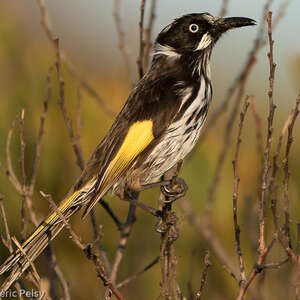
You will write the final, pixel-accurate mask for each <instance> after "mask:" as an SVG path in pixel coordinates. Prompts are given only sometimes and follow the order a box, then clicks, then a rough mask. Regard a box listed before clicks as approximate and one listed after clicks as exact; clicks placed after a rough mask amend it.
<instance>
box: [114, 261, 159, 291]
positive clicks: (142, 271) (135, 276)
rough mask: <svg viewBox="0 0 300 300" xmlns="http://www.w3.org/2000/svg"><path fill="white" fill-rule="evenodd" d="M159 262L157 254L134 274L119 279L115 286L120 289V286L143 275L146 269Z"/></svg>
mask: <svg viewBox="0 0 300 300" xmlns="http://www.w3.org/2000/svg"><path fill="white" fill-rule="evenodd" d="M158 262H159V256H158V257H156V258H155V259H154V260H153V261H152V262H151V263H150V264H148V265H147V266H146V267H145V268H143V269H142V270H141V271H139V272H137V273H136V274H134V275H132V276H130V277H128V278H126V279H125V280H123V281H121V282H120V283H118V284H117V285H116V288H118V289H120V288H122V287H125V286H127V285H129V284H130V283H132V282H133V281H135V280H136V279H137V278H139V277H140V276H141V275H143V274H144V273H145V272H146V271H148V270H149V269H151V268H152V267H153V266H155V265H156V264H157V263H158Z"/></svg>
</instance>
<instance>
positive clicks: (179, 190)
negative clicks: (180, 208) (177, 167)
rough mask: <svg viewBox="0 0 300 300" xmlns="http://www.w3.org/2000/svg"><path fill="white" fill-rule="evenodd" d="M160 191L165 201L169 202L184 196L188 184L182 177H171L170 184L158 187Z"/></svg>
mask: <svg viewBox="0 0 300 300" xmlns="http://www.w3.org/2000/svg"><path fill="white" fill-rule="evenodd" d="M160 190H161V192H162V193H163V194H164V196H165V200H164V202H165V203H171V202H173V201H175V200H177V199H179V198H182V197H184V196H185V194H186V192H187V190H188V186H187V184H186V183H185V181H184V180H183V179H182V178H178V177H176V178H174V179H172V181H171V183H170V184H167V185H162V186H161V187H160Z"/></svg>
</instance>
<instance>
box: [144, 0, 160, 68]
mask: <svg viewBox="0 0 300 300" xmlns="http://www.w3.org/2000/svg"><path fill="white" fill-rule="evenodd" d="M156 3H157V0H152V1H151V7H150V16H149V21H148V25H147V27H146V28H145V54H144V70H145V71H147V70H148V68H149V61H150V52H151V48H152V44H153V43H152V40H151V39H152V31H153V26H154V20H155V9H156Z"/></svg>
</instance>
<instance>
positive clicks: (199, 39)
mask: <svg viewBox="0 0 300 300" xmlns="http://www.w3.org/2000/svg"><path fill="white" fill-rule="evenodd" d="M255 23H256V22H255V21H254V20H252V19H249V18H241V17H235V18H220V17H214V16H212V15H211V14H209V13H201V14H189V15H185V16H183V17H181V18H178V19H176V20H174V21H173V22H172V23H171V24H169V25H168V26H166V27H165V28H164V29H163V30H162V31H161V32H160V33H159V35H158V37H157V39H156V43H155V49H154V51H155V52H154V54H165V55H167V56H171V57H172V56H173V57H176V56H179V55H180V54H183V53H185V52H193V51H202V50H204V49H209V48H210V49H211V48H212V46H213V45H214V44H215V43H216V41H217V40H218V39H219V38H220V36H221V35H222V34H223V33H224V32H226V31H228V30H229V29H234V28H238V27H243V26H250V25H255Z"/></svg>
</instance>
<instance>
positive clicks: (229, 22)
mask: <svg viewBox="0 0 300 300" xmlns="http://www.w3.org/2000/svg"><path fill="white" fill-rule="evenodd" d="M253 25H256V21H255V20H252V19H250V18H243V17H233V18H220V19H217V20H216V22H215V26H216V28H217V29H218V30H220V31H221V32H225V31H227V30H229V29H234V28H238V27H244V26H253Z"/></svg>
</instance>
